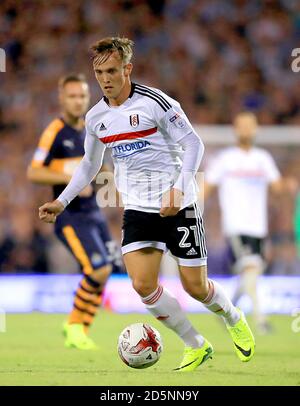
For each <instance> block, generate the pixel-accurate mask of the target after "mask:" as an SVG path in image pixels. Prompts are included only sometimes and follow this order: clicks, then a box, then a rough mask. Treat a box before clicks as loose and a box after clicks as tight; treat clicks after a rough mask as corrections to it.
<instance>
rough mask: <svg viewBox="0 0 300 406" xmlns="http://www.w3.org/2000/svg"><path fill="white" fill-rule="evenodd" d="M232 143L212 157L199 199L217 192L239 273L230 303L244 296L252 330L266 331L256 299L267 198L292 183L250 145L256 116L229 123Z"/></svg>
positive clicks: (242, 115)
mask: <svg viewBox="0 0 300 406" xmlns="http://www.w3.org/2000/svg"><path fill="white" fill-rule="evenodd" d="M233 124H234V130H235V134H236V145H235V146H233V147H229V148H225V149H224V150H222V151H221V152H219V153H218V154H217V156H216V157H215V159H213V160H212V162H211V163H210V164H209V165H208V168H207V170H206V171H205V191H204V194H205V199H207V198H208V197H209V196H210V195H211V193H212V192H213V191H214V190H215V189H216V188H218V191H219V201H220V208H221V214H222V229H223V233H224V235H225V237H226V239H227V241H228V245H229V253H230V259H231V265H232V268H233V271H234V272H235V273H237V274H238V275H240V278H239V280H238V285H237V288H236V291H235V293H234V296H233V303H234V304H236V303H237V301H238V299H239V298H240V297H241V296H242V295H243V294H244V293H246V294H248V295H249V297H250V298H251V300H252V304H253V316H254V320H255V322H256V326H257V330H258V331H260V332H261V333H265V332H268V331H269V329H270V325H269V323H267V321H266V318H265V316H264V315H263V313H262V311H261V308H260V305H259V300H258V296H257V280H258V277H259V275H261V274H262V272H263V270H264V267H265V264H264V260H263V243H264V239H265V237H266V236H267V231H268V227H267V223H268V212H267V196H268V190H269V189H270V190H271V191H272V192H274V193H282V192H284V191H288V190H290V191H293V190H294V189H295V187H296V185H295V183H294V182H295V181H294V180H293V179H289V178H286V179H283V178H282V177H281V175H280V173H279V170H278V168H277V166H276V163H275V162H274V159H273V158H272V156H271V155H270V154H269V152H268V151H266V150H264V149H261V148H257V147H254V141H255V135H256V130H257V119H256V116H255V115H254V114H253V113H251V112H248V111H245V112H241V113H239V114H238V115H237V116H236V117H235V119H234V123H233Z"/></svg>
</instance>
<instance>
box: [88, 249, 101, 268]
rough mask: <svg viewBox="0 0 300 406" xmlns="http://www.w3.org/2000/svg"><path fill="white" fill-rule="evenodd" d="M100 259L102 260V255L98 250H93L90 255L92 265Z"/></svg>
mask: <svg viewBox="0 0 300 406" xmlns="http://www.w3.org/2000/svg"><path fill="white" fill-rule="evenodd" d="M101 261H102V255H100V254H99V253H98V252H94V253H93V254H92V257H91V263H92V264H93V265H94V266H97V265H99V264H100V263H101Z"/></svg>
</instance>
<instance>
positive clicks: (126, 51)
mask: <svg viewBox="0 0 300 406" xmlns="http://www.w3.org/2000/svg"><path fill="white" fill-rule="evenodd" d="M133 46H134V42H133V41H131V40H130V39H128V38H124V37H123V38H120V37H107V38H103V39H101V40H100V41H97V42H96V43H95V44H93V45H92V46H91V51H92V60H93V62H97V63H99V64H101V63H104V62H105V61H107V59H108V58H109V57H110V55H111V54H112V53H113V52H115V51H117V52H118V53H119V55H120V57H121V59H122V62H123V63H124V65H126V64H128V63H129V62H130V61H131V58H132V53H133V52H132V48H133Z"/></svg>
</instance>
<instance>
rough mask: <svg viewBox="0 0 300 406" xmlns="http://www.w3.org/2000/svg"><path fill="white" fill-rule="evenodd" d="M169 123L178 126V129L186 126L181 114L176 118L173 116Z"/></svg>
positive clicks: (177, 114) (176, 115)
mask: <svg viewBox="0 0 300 406" xmlns="http://www.w3.org/2000/svg"><path fill="white" fill-rule="evenodd" d="M169 121H170V123H173V124H174V125H176V127H178V128H184V127H185V125H186V122H185V120H184V118H182V117H181V116H180V114H179V113H176V114H175V115H174V116H172V117H171V118H170V119H169Z"/></svg>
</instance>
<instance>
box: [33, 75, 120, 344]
mask: <svg viewBox="0 0 300 406" xmlns="http://www.w3.org/2000/svg"><path fill="white" fill-rule="evenodd" d="M58 90H59V102H60V106H61V117H59V118H56V119H55V120H53V121H52V122H51V123H50V124H49V125H48V127H47V128H46V129H45V131H44V132H43V134H42V136H41V138H40V141H39V145H38V148H37V150H36V152H35V154H34V157H33V160H32V162H31V164H30V166H29V168H28V178H29V179H30V180H31V181H32V182H35V183H39V184H46V185H52V186H53V194H54V197H55V198H56V197H57V196H58V195H59V194H60V193H61V191H62V190H63V189H64V188H65V185H66V184H67V183H68V182H69V181H70V179H71V176H72V174H73V172H74V169H75V167H76V166H77V165H78V163H79V162H80V160H81V159H82V156H83V154H84V138H85V131H84V121H83V118H82V117H83V115H84V114H85V113H86V111H87V109H88V106H89V102H90V93H89V87H88V84H87V82H86V80H85V78H84V76H83V75H68V76H66V77H63V78H61V79H60V81H59V88H58ZM55 234H56V235H57V237H58V238H59V239H60V240H61V241H62V242H63V243H64V245H65V246H66V247H67V248H68V249H69V251H70V252H71V253H72V254H73V256H74V258H75V259H76V260H77V262H78V263H79V265H80V267H81V269H82V272H83V274H84V277H83V278H82V280H81V282H80V285H79V287H78V289H77V291H76V294H75V300H74V304H73V310H72V312H71V314H70V315H69V319H68V322H67V323H66V324H65V326H64V333H65V335H66V341H65V345H66V346H67V347H76V348H79V349H93V348H95V344H94V342H93V341H92V340H91V339H90V338H89V337H88V336H87V332H88V328H89V327H90V325H91V324H92V322H93V319H94V316H95V314H96V312H97V309H98V307H99V305H100V304H101V301H102V292H103V287H104V285H105V282H106V280H107V278H108V276H109V274H110V273H111V271H112V266H115V267H116V268H117V267H118V266H119V265H120V255H119V258H118V249H117V246H116V244H115V242H114V241H112V239H111V237H110V233H109V231H108V227H107V224H106V221H105V218H104V216H103V214H102V213H101V212H100V210H99V207H98V205H97V203H96V197H95V190H94V186H92V185H88V186H86V187H85V188H84V189H83V190H82V191H81V192H80V194H79V196H78V197H76V198H75V199H74V200H73V201H72V203H71V204H70V205H69V206H68V208H67V209H66V210H65V211H64V213H63V214H62V215H61V216H60V217H59V219H58V221H57V222H56V223H55Z"/></svg>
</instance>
